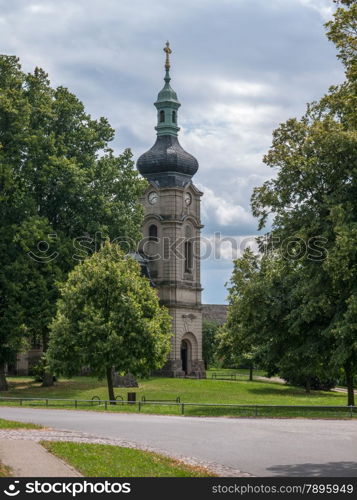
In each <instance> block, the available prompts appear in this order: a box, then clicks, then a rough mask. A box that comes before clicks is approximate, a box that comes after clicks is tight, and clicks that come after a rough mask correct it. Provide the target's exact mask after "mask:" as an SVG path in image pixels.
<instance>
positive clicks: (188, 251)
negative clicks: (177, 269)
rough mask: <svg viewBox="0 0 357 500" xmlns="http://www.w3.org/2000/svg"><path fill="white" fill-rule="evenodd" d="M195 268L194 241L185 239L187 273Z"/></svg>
mask: <svg viewBox="0 0 357 500" xmlns="http://www.w3.org/2000/svg"><path fill="white" fill-rule="evenodd" d="M192 268H193V252H192V242H191V241H185V273H191V272H192Z"/></svg>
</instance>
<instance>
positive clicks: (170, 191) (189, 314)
mask: <svg viewBox="0 0 357 500" xmlns="http://www.w3.org/2000/svg"><path fill="white" fill-rule="evenodd" d="M152 193H155V194H156V195H157V196H155V197H154V196H153V194H152ZM201 196H202V193H201V192H200V191H199V190H198V189H197V188H196V187H195V186H194V185H193V184H192V183H190V184H188V185H187V186H186V187H165V188H160V187H158V186H157V185H155V184H153V183H151V184H150V186H149V188H148V189H147V192H146V193H145V195H144V197H143V198H142V204H143V206H144V211H145V221H144V225H143V237H144V239H143V242H142V248H141V251H142V253H143V254H144V255H145V256H146V258H147V259H148V261H149V269H150V276H151V280H152V282H153V284H154V286H155V287H156V288H157V291H158V295H159V297H160V302H161V303H162V304H163V305H165V306H167V307H168V308H169V311H170V314H171V316H172V327H173V332H174V336H173V338H172V344H171V352H170V355H169V359H168V361H167V363H166V365H165V367H164V368H163V370H162V371H161V374H162V375H166V376H184V375H190V376H204V363H203V360H202V306H201V291H202V288H201V284H200V258H199V255H200V231H201V228H202V226H201V223H200V198H201ZM153 199H155V200H156V201H155V202H154V203H152V202H150V200H153ZM153 227H155V229H154V230H153ZM153 234H155V235H156V236H152V235H153Z"/></svg>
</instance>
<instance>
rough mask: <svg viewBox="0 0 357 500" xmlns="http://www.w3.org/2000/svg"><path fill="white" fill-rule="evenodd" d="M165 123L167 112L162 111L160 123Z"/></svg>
mask: <svg viewBox="0 0 357 500" xmlns="http://www.w3.org/2000/svg"><path fill="white" fill-rule="evenodd" d="M164 121H165V111H164V110H163V109H162V110H161V111H160V123H163V122H164Z"/></svg>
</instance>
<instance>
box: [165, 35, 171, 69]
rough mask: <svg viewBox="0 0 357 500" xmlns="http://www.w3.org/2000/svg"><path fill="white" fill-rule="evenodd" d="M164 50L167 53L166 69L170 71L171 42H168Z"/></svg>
mask: <svg viewBox="0 0 357 500" xmlns="http://www.w3.org/2000/svg"><path fill="white" fill-rule="evenodd" d="M164 52H165V53H166V62H165V69H166V71H168V70H169V69H170V54H171V53H172V50H171V49H170V43H169V42H168V41H167V42H166V47H164Z"/></svg>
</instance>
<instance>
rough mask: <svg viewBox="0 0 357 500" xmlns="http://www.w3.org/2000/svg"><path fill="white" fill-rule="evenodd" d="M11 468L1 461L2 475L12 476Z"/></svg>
mask: <svg viewBox="0 0 357 500" xmlns="http://www.w3.org/2000/svg"><path fill="white" fill-rule="evenodd" d="M11 476H12V474H11V469H10V468H9V467H7V466H6V465H4V464H3V463H1V462H0V477H11Z"/></svg>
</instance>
